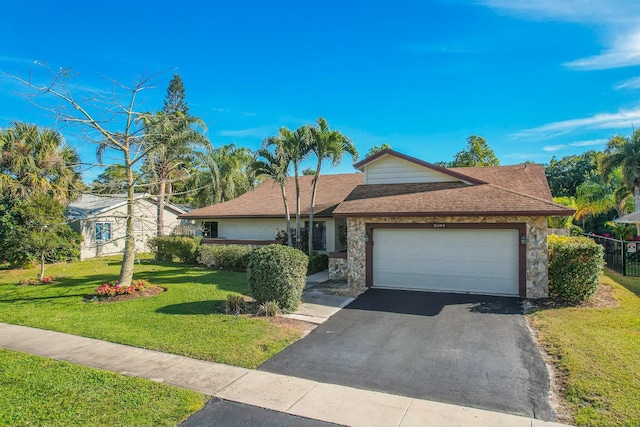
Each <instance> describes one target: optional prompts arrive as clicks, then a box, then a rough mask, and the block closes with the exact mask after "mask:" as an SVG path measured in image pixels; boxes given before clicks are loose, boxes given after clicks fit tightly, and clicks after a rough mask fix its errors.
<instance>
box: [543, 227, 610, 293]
mask: <svg viewBox="0 0 640 427" xmlns="http://www.w3.org/2000/svg"><path fill="white" fill-rule="evenodd" d="M603 268H604V257H603V249H602V246H600V245H598V244H597V243H595V242H594V241H593V240H591V239H589V238H587V237H562V236H554V235H551V236H549V297H550V298H552V299H554V300H556V301H559V302H565V303H569V304H578V303H580V302H582V301H586V300H588V299H589V298H591V297H592V296H593V295H594V294H595V292H596V289H597V287H598V284H599V283H600V276H602V272H603Z"/></svg>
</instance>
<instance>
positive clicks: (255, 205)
mask: <svg viewBox="0 0 640 427" xmlns="http://www.w3.org/2000/svg"><path fill="white" fill-rule="evenodd" d="M312 180H313V177H312V176H301V177H300V178H299V182H300V213H301V214H302V215H309V206H310V204H311V189H312ZM363 182H364V175H363V174H361V173H350V174H340V175H320V178H319V181H318V191H317V194H316V204H315V212H314V215H315V216H320V217H322V216H324V217H330V216H331V214H332V212H333V209H335V207H336V206H338V204H340V202H342V201H343V200H344V199H345V198H346V197H347V196H348V195H349V193H351V191H352V190H353V189H354V188H356V187H357V186H358V185H360V184H362V183H363ZM285 188H286V191H287V201H288V203H289V210H290V211H291V215H292V216H293V215H295V206H296V189H295V183H294V178H293V177H289V178H287V184H286V187H285ZM282 216H284V205H283V203H282V193H281V192H280V186H278V184H276V183H275V182H274V181H273V180H272V179H268V180H267V181H265V182H263V183H261V184H259V185H257V186H256V188H254V189H253V190H251V191H248V192H246V193H245V194H243V195H242V196H240V197H238V198H236V199H233V200H229V201H227V202H224V203H218V204H216V205H211V206H207V207H204V208H201V209H195V210H193V211H191V212H188V213H186V214H184V215H180V218H228V217H235V218H238V217H245V218H246V217H282Z"/></svg>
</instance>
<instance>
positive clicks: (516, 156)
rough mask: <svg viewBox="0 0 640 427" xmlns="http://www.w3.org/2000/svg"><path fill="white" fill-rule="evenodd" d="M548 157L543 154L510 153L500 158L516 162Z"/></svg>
mask: <svg viewBox="0 0 640 427" xmlns="http://www.w3.org/2000/svg"><path fill="white" fill-rule="evenodd" d="M542 157H547V155H545V154H543V153H510V154H505V155H503V156H500V158H501V159H514V160H524V161H527V160H531V159H536V158H542Z"/></svg>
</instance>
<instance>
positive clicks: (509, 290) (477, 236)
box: [369, 224, 521, 296]
mask: <svg viewBox="0 0 640 427" xmlns="http://www.w3.org/2000/svg"><path fill="white" fill-rule="evenodd" d="M439 226H441V227H442V228H434V227H439ZM430 227H431V228H426V227H425V228H413V227H412V228H391V227H389V228H387V227H383V228H372V229H371V230H370V232H371V236H372V238H371V242H370V243H371V246H370V248H371V264H372V265H370V269H369V271H370V273H371V276H372V277H371V285H372V286H373V287H376V288H392V289H411V290H426V291H439V292H466V293H474V294H491V295H510V296H518V295H520V294H521V292H520V289H521V286H520V283H521V281H520V262H519V258H520V239H519V236H520V232H519V230H518V229H516V228H482V229H469V228H460V229H457V228H454V227H455V226H453V225H447V226H445V225H444V224H433V225H431V226H430Z"/></svg>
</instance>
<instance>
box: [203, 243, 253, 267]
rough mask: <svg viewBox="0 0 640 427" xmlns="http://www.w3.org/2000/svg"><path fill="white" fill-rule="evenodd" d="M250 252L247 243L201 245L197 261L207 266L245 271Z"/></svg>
mask: <svg viewBox="0 0 640 427" xmlns="http://www.w3.org/2000/svg"><path fill="white" fill-rule="evenodd" d="M251 252H253V247H252V246H249V245H202V246H200V256H199V257H198V262H199V263H200V264H203V265H205V266H206V267H207V268H215V269H219V270H233V271H247V264H249V255H250V254H251Z"/></svg>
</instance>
